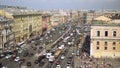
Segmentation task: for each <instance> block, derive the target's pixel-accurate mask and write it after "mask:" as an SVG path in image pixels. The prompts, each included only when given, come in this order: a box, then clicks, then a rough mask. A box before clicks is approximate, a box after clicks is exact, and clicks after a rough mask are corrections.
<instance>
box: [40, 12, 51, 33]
mask: <svg viewBox="0 0 120 68" xmlns="http://www.w3.org/2000/svg"><path fill="white" fill-rule="evenodd" d="M51 26H52V25H51V23H50V14H47V13H46V14H43V15H42V32H44V31H46V30H49V29H50V28H51Z"/></svg>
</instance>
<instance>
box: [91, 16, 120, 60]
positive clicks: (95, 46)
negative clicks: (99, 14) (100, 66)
mask: <svg viewBox="0 0 120 68" xmlns="http://www.w3.org/2000/svg"><path fill="white" fill-rule="evenodd" d="M106 19H107V18H106ZM90 55H91V56H94V57H96V58H101V57H112V58H118V57H120V22H119V23H115V22H114V21H109V22H105V21H102V20H99V21H95V22H93V23H92V25H91V44H90Z"/></svg>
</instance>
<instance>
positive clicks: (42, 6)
mask: <svg viewBox="0 0 120 68" xmlns="http://www.w3.org/2000/svg"><path fill="white" fill-rule="evenodd" d="M119 3H120V1H119V0H36V1H35V0H26V1H24V0H4V1H3V0H0V5H9V6H22V7H26V8H27V9H36V10H51V9H53V10H54V9H64V10H83V9H85V10H100V9H108V10H119V9H120V7H119V6H120V4H119Z"/></svg>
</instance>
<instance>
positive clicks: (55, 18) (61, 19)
mask: <svg viewBox="0 0 120 68" xmlns="http://www.w3.org/2000/svg"><path fill="white" fill-rule="evenodd" d="M50 15H51V17H50V23H51V25H52V26H57V25H59V24H63V23H65V22H67V13H66V12H65V11H63V10H58V11H57V10H56V11H51V13H50Z"/></svg>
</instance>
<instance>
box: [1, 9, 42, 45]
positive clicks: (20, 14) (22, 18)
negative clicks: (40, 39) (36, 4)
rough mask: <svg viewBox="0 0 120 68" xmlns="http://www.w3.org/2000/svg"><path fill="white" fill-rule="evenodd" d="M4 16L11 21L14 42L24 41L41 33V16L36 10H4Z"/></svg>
mask: <svg viewBox="0 0 120 68" xmlns="http://www.w3.org/2000/svg"><path fill="white" fill-rule="evenodd" d="M1 11H2V14H3V13H4V16H6V17H8V18H11V19H13V32H15V39H16V42H17V43H18V42H22V41H26V40H27V39H29V38H31V37H34V36H35V35H37V34H40V33H41V32H42V14H41V12H40V11H37V10H27V9H21V8H4V9H2V10H1Z"/></svg>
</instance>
